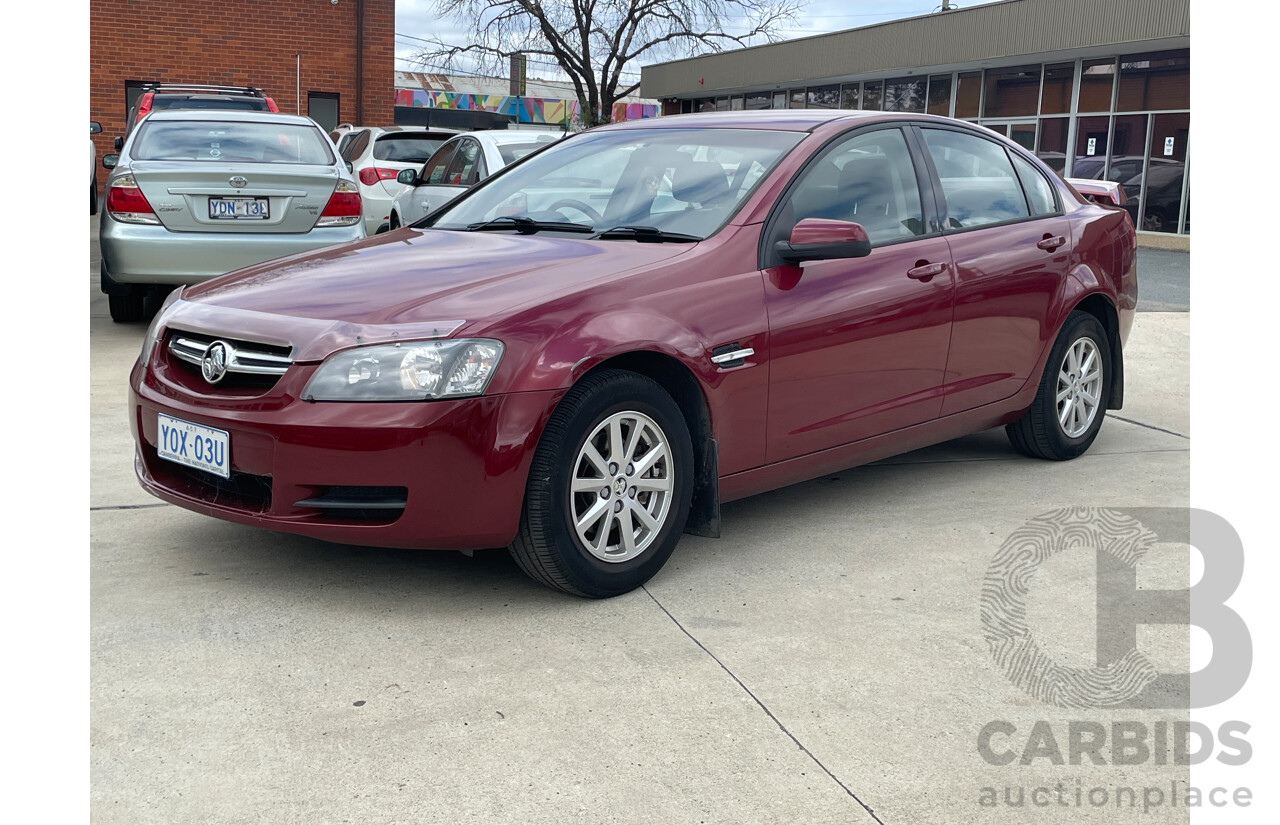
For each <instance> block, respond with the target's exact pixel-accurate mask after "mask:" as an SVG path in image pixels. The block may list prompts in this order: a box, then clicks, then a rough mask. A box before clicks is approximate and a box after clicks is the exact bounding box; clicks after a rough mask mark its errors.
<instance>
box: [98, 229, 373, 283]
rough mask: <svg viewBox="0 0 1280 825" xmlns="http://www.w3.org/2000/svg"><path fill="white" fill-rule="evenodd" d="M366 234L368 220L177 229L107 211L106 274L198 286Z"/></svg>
mask: <svg viewBox="0 0 1280 825" xmlns="http://www.w3.org/2000/svg"><path fill="white" fill-rule="evenodd" d="M363 237H365V232H364V225H363V222H360V221H358V222H356V223H355V224H354V225H353V226H331V227H321V228H318V229H312V230H311V231H310V232H307V233H305V234H284V233H281V234H267V233H248V232H171V231H169V230H168V229H165V228H164V227H163V226H148V225H144V224H126V223H120V222H118V221H115V220H112V218H111V217H110V216H109V215H105V214H104V215H103V217H102V224H101V231H100V232H99V240H100V242H101V245H102V263H103V266H104V267H105V269H106V275H107V277H108V278H110V279H111V280H112V281H114V282H115V283H117V284H172V285H177V284H195V283H199V282H200V281H203V280H206V279H208V278H213V277H215V276H217V275H222V274H224V273H227V272H231V271H232V270H234V269H240V268H241V267H245V266H252V265H253V264H259V263H262V262H263V261H269V260H271V259H272V258H280V257H284V256H285V255H293V254H296V253H299V252H310V251H312V250H314V249H319V248H320V247H324V246H332V245H334V244H340V243H348V242H350V241H358V240H360V239H361V238H363Z"/></svg>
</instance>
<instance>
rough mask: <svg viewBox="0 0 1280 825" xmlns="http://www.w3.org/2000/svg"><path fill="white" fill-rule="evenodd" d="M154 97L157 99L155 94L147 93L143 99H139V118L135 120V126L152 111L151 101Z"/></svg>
mask: <svg viewBox="0 0 1280 825" xmlns="http://www.w3.org/2000/svg"><path fill="white" fill-rule="evenodd" d="M153 97H155V94H154V93H153V92H147V93H146V94H144V95H143V96H142V97H140V98H138V117H137V118H136V119H135V120H134V123H135V124H136V123H137V121H139V120H142V118H143V116H145V115H146V114H147V112H150V111H151V99H152V98H153Z"/></svg>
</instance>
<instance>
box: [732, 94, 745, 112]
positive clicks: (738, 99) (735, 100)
mask: <svg viewBox="0 0 1280 825" xmlns="http://www.w3.org/2000/svg"><path fill="white" fill-rule="evenodd" d="M742 107H743V101H742V96H741V95H738V96H735V97H731V98H729V109H730V110H732V111H734V112H740V111H742Z"/></svg>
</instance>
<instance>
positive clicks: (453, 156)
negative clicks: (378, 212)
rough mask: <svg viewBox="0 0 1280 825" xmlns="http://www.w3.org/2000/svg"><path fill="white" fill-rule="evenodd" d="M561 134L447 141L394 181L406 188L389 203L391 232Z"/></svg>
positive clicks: (481, 135) (515, 133)
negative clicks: (417, 165)
mask: <svg viewBox="0 0 1280 825" xmlns="http://www.w3.org/2000/svg"><path fill="white" fill-rule="evenodd" d="M563 137H564V135H563V134H562V133H560V132H552V131H546V132H536V131H524V130H511V131H487V132H471V133H469V134H463V135H457V136H456V137H452V138H450V139H449V140H448V141H447V142H446V143H444V144H443V145H442V146H441V147H440V148H439V149H437V150H436V152H435V154H433V155H432V156H431V158H430V159H429V160H428V161H427V162H426V163H425V164H423V166H422V169H421V170H412V169H411V170H407V171H405V172H401V173H400V176H399V177H397V178H396V180H397V181H399V183H401V184H408V185H407V186H405V187H404V188H403V189H401V190H400V193H399V194H397V195H396V197H395V200H394V201H393V202H392V204H391V215H390V218H389V221H390V228H391V229H396V228H398V227H401V226H406V225H408V224H411V223H413V222H414V221H416V220H418V219H419V218H421V217H423V216H425V215H426V214H427V213H428V212H431V211H433V210H435V209H438V208H440V207H441V206H443V205H444V204H446V203H448V202H449V201H451V200H453V199H454V198H456V197H457V196H458V195H460V194H462V193H463V192H465V191H467V188H468V187H471V186H474V185H475V184H477V183H479V182H480V181H482V180H484V179H485V178H487V177H489V176H490V175H492V174H493V173H495V172H497V171H498V170H499V169H502V168H503V167H506V166H509V165H511V164H512V163H515V162H516V161H518V160H520V159H521V158H523V157H524V156H525V155H529V154H532V153H533V152H536V151H537V150H539V149H541V148H543V147H544V146H548V145H550V144H552V143H555V142H556V141H557V140H560V139H562V138H563Z"/></svg>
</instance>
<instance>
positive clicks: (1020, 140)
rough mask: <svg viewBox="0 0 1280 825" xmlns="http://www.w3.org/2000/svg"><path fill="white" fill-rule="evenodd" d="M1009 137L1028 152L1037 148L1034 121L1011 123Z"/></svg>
mask: <svg viewBox="0 0 1280 825" xmlns="http://www.w3.org/2000/svg"><path fill="white" fill-rule="evenodd" d="M1009 138H1010V139H1011V140H1012V141H1013V142H1014V143H1016V144H1018V145H1019V146H1021V147H1022V148H1023V149H1026V150H1027V151H1028V152H1034V151H1035V148H1036V125H1035V124H1034V123H1010V124H1009Z"/></svg>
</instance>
